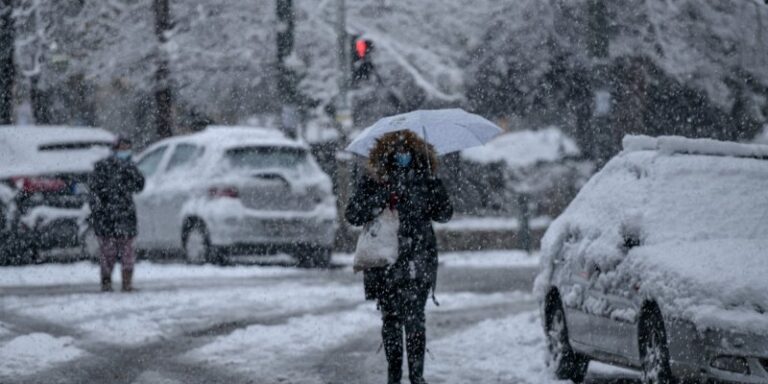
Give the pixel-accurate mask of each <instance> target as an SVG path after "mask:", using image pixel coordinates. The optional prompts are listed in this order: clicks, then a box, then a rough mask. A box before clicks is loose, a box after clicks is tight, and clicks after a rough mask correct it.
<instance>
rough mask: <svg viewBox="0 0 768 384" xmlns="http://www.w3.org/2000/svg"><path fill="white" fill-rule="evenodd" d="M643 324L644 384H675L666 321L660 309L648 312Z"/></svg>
mask: <svg viewBox="0 0 768 384" xmlns="http://www.w3.org/2000/svg"><path fill="white" fill-rule="evenodd" d="M646 312H647V313H646V314H645V316H643V318H642V322H641V327H642V328H641V333H640V340H639V345H640V360H641V362H642V369H643V370H642V376H641V380H642V383H643V384H674V383H675V382H676V381H675V379H674V377H673V376H672V369H671V368H670V365H669V348H668V347H667V333H666V330H665V329H664V321H663V319H662V317H661V313H659V311H658V309H650V310H646Z"/></svg>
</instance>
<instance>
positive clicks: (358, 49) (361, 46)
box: [355, 39, 373, 60]
mask: <svg viewBox="0 0 768 384" xmlns="http://www.w3.org/2000/svg"><path fill="white" fill-rule="evenodd" d="M371 49H373V44H372V43H371V41H370V40H366V39H357V40H355V54H357V58H358V59H359V60H363V59H365V56H366V55H368V53H369V52H370V51H371Z"/></svg>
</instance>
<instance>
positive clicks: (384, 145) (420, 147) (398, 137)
mask: <svg viewBox="0 0 768 384" xmlns="http://www.w3.org/2000/svg"><path fill="white" fill-rule="evenodd" d="M399 148H403V149H406V150H408V151H409V152H410V153H411V155H412V156H413V163H412V167H413V169H415V170H417V171H418V170H425V171H426V170H429V172H431V173H433V174H434V173H435V172H436V171H437V154H436V153H435V148H434V147H433V146H432V145H431V144H429V143H427V142H425V141H424V140H422V139H421V138H420V137H419V136H418V135H416V134H415V133H413V132H411V131H409V130H403V131H397V132H390V133H387V134H385V135H383V136H381V137H379V138H378V139H376V144H374V146H373V149H371V153H370V156H369V157H368V167H369V168H370V171H371V173H372V174H373V175H374V176H375V177H376V178H377V179H378V180H380V181H381V180H386V179H387V177H386V176H387V175H388V174H390V173H391V172H393V171H394V170H395V167H396V165H395V161H394V155H395V152H396V151H397V150H398V149H399Z"/></svg>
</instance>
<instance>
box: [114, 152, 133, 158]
mask: <svg viewBox="0 0 768 384" xmlns="http://www.w3.org/2000/svg"><path fill="white" fill-rule="evenodd" d="M115 157H117V158H118V159H120V160H130V159H131V151H117V152H115Z"/></svg>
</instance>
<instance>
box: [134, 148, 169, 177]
mask: <svg viewBox="0 0 768 384" xmlns="http://www.w3.org/2000/svg"><path fill="white" fill-rule="evenodd" d="M166 149H168V147H165V146H163V147H160V148H157V149H155V150H153V151H152V152H149V153H148V154H147V155H146V156H144V157H143V158H142V159H141V160H140V161H139V163H138V164H137V167H138V168H139V170H140V171H141V173H142V174H143V175H144V176H145V177H149V176H152V175H154V174H155V172H156V171H157V167H158V166H159V165H160V161H161V160H163V155H164V154H165V150H166Z"/></svg>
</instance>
